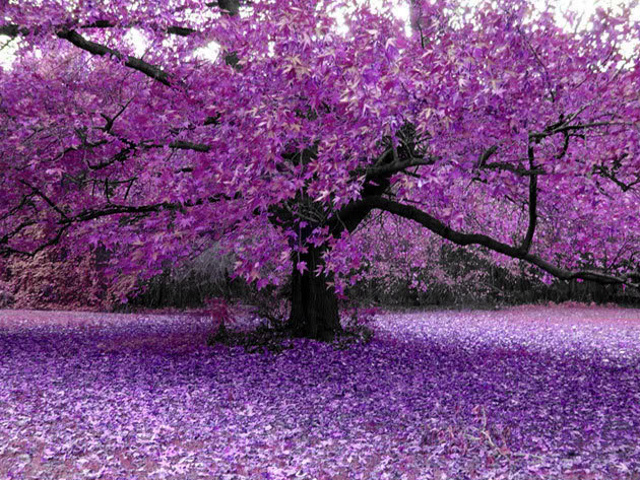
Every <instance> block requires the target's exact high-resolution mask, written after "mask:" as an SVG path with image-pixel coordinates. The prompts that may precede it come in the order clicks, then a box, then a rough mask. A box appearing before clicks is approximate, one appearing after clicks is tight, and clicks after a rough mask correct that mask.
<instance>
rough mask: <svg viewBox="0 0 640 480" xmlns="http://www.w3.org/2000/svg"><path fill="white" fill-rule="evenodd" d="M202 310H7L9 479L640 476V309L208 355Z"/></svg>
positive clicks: (386, 331) (429, 325) (225, 349)
mask: <svg viewBox="0 0 640 480" xmlns="http://www.w3.org/2000/svg"><path fill="white" fill-rule="evenodd" d="M209 328H210V326H209V324H208V321H207V320H206V319H203V318H199V317H197V316H194V315H191V316H189V315H119V314H96V313H80V312H31V311H0V478H1V479H3V480H4V479H7V480H10V479H38V480H49V479H55V480H64V479H66V480H76V479H100V480H115V479H118V480H121V479H135V480H145V479H180V480H195V479H221V480H233V479H238V480H239V479H273V480H277V479H309V480H310V479H318V480H325V479H326V480H328V479H345V480H346V479H363V480H364V479H367V480H368V479H442V480H443V479H455V480H465V479H469V480H472V479H514V480H517V479H545V480H547V479H562V480H569V479H576V480H579V479H585V480H587V479H607V480H610V479H613V480H617V479H625V480H626V479H640V311H638V310H631V309H615V308H600V307H593V308H590V307H572V308H568V307H526V308H525V307H521V308H515V309H509V310H502V311H438V312H426V313H409V314H406V313H403V314H397V313H393V314H383V315H380V316H379V317H378V318H377V320H376V324H375V329H376V331H377V335H376V337H375V338H374V340H373V341H371V342H370V343H368V344H355V345H352V346H350V347H349V348H338V346H337V345H335V344H322V343H317V342H314V341H309V340H295V341H292V342H293V344H294V345H293V347H294V348H291V349H285V350H284V351H282V352H281V353H277V354H276V353H272V352H267V353H260V354H248V353H246V352H245V350H244V349H243V348H242V347H232V346H231V347H230V346H225V345H217V346H214V347H208V346H207V345H206V344H205V338H206V335H207V331H208V329H209Z"/></svg>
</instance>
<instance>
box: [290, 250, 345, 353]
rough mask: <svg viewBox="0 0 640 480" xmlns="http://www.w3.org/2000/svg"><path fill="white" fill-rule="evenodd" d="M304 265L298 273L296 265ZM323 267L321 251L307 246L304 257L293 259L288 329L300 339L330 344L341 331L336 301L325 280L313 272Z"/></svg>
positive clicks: (330, 287)
mask: <svg viewBox="0 0 640 480" xmlns="http://www.w3.org/2000/svg"><path fill="white" fill-rule="evenodd" d="M299 261H302V262H306V265H307V268H308V269H307V270H305V271H304V273H300V271H299V270H298V269H297V265H298V262H299ZM322 264H323V260H322V251H321V250H320V249H318V248H316V247H313V246H309V251H308V252H307V253H304V254H300V255H299V256H298V254H294V255H293V273H292V279H291V313H290V315H289V326H290V328H291V329H292V330H293V333H294V334H295V335H297V336H300V337H306V338H315V339H317V340H323V341H330V340H333V338H334V337H335V335H336V334H337V333H339V332H341V331H342V327H341V326H340V317H339V315H338V298H337V296H336V294H335V291H334V290H333V287H332V286H329V285H327V281H328V280H329V279H327V277H326V276H325V275H324V274H322V275H320V276H318V275H315V274H314V272H315V270H316V268H317V267H318V266H319V265H322Z"/></svg>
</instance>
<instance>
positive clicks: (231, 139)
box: [0, 0, 640, 338]
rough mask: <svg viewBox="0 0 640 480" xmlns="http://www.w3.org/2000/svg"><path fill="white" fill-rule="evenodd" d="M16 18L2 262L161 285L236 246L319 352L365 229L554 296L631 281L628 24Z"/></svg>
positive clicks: (93, 14) (616, 19) (541, 15)
mask: <svg viewBox="0 0 640 480" xmlns="http://www.w3.org/2000/svg"><path fill="white" fill-rule="evenodd" d="M3 5H4V7H3V12H2V18H3V22H4V24H2V25H0V33H2V34H4V35H7V36H9V37H11V38H14V39H15V41H16V42H18V43H17V52H16V59H15V61H14V62H13V65H12V67H11V68H8V69H4V70H3V71H2V73H1V75H0V86H1V91H2V98H1V103H0V111H1V112H2V119H1V123H0V131H1V132H2V138H3V142H2V145H1V146H0V149H1V151H0V172H1V173H0V182H1V184H2V186H3V188H2V193H1V198H2V201H1V203H0V208H1V211H0V252H2V253H4V254H7V255H9V254H23V255H30V254H34V253H37V252H39V251H41V250H43V249H45V248H47V247H50V246H52V245H55V244H58V243H60V242H64V243H65V244H66V245H68V248H69V249H71V250H73V251H75V253H76V254H82V253H83V252H84V251H85V250H86V249H88V248H90V247H92V246H96V245H101V246H102V248H105V249H107V250H109V251H112V252H116V251H117V252H118V255H117V258H116V259H114V262H113V264H112V265H111V267H110V273H111V274H112V275H123V274H128V273H131V272H136V271H139V272H142V273H143V274H144V275H146V276H147V277H149V276H151V275H153V274H155V273H157V272H158V271H160V269H161V265H162V264H163V262H165V263H166V262H167V261H170V262H175V261H178V260H179V259H180V258H184V257H187V256H189V255H191V254H193V253H194V252H198V251H202V250H203V249H206V248H208V247H209V246H210V245H211V244H212V242H214V241H222V242H223V243H224V244H226V245H227V247H228V248H229V249H232V250H233V251H234V252H235V255H236V258H237V263H236V265H235V268H236V272H237V273H238V274H241V275H243V276H244V277H245V278H247V279H248V280H251V281H256V282H257V283H258V286H265V285H267V284H268V283H274V282H278V281H280V280H281V279H282V278H283V276H285V275H287V274H290V275H291V279H292V281H291V284H292V294H291V301H292V306H291V315H290V324H291V326H292V328H293V329H294V330H295V331H296V332H297V333H298V334H301V335H305V336H310V337H315V338H330V337H332V336H333V335H334V333H335V332H336V331H339V330H340V323H339V317H338V309H337V302H336V295H335V289H334V288H332V287H334V286H335V285H336V282H337V284H338V288H340V279H339V278H336V272H338V273H341V274H345V273H346V274H347V275H349V274H350V272H352V271H353V272H357V271H358V266H357V262H358V260H359V259H360V252H358V241H357V239H356V237H354V235H353V233H354V232H357V231H358V230H366V229H367V227H368V224H369V221H370V219H371V218H373V217H372V212H374V211H383V212H386V213H388V214H391V215H393V216H397V217H402V218H404V219H407V220H410V221H412V222H415V223H416V224H419V225H420V226H422V227H424V228H426V229H428V230H429V231H431V232H433V233H435V234H437V235H439V236H441V237H442V238H444V239H446V240H447V241H450V242H453V243H454V244H457V245H462V246H478V247H481V248H483V249H485V251H489V252H492V254H493V258H494V259H495V260H496V261H502V260H501V259H502V258H503V257H505V256H506V257H509V258H514V259H519V260H522V261H525V262H528V263H529V264H531V265H534V266H536V267H538V268H539V269H541V270H542V271H543V272H545V273H546V274H548V275H551V276H553V277H557V278H559V279H564V280H569V279H583V280H594V281H598V282H602V283H613V284H624V285H629V286H637V285H638V281H640V276H639V275H638V273H637V271H636V268H637V258H638V245H639V242H638V239H639V236H638V234H639V227H638V215H639V212H640V197H639V193H638V188H639V185H640V177H638V172H639V171H640V160H639V159H640V155H639V149H640V131H639V123H638V122H639V120H640V99H639V96H638V92H639V91H640V60H639V58H638V56H637V55H636V54H635V49H634V48H635V43H634V42H635V41H636V39H637V38H638V34H639V33H640V29H639V24H638V22H637V21H634V20H632V10H631V7H619V8H617V9H616V10H615V11H614V10H603V9H599V10H597V11H596V13H595V14H594V15H593V17H592V18H590V19H589V20H588V21H583V20H581V19H579V18H577V17H576V16H573V15H571V14H569V15H566V16H565V17H563V18H561V17H560V15H559V12H557V11H556V10H555V9H554V8H553V6H549V7H547V8H546V10H543V11H540V10H536V9H534V8H533V7H532V6H531V5H530V4H529V3H528V2H526V1H521V0H502V1H499V2H492V3H490V2H483V3H480V4H478V5H476V6H467V5H464V4H458V3H456V2H454V1H436V2H435V3H430V2H418V1H416V2H411V18H410V26H408V25H406V22H404V21H403V20H401V19H400V18H398V17H397V16H396V15H395V14H394V12H396V13H397V11H398V6H397V5H396V4H394V5H391V4H384V3H383V4H382V6H380V5H376V6H372V5H369V4H368V3H366V2H355V1H354V2H333V1H330V0H327V1H323V2H317V1H305V0H277V1H275V2H261V1H256V2H252V3H251V4H247V5H242V4H239V3H235V2H229V3H228V2H221V3H220V4H219V5H218V4H217V3H215V2H214V3H211V2H201V1H194V0H189V1H187V0H185V1H175V2H168V3H167V2H164V1H163V2H144V4H139V5H137V4H136V5H129V3H128V2H105V3H104V4H102V3H100V2H78V3H77V4H74V5H73V7H67V8H64V7H63V6H62V5H61V4H60V3H59V2H56V1H48V0H45V1H43V2H40V3H38V4H37V5H35V4H33V5H31V4H26V5H25V4H23V3H20V4H18V3H17V2H11V1H10V2H8V3H6V2H5V3H4V4H3ZM63 5H64V4H63ZM561 23H562V24H563V26H560V24H561ZM409 27H410V28H409ZM133 31H135V32H138V35H139V36H141V37H142V38H143V39H144V42H145V51H144V54H143V55H141V56H135V55H133V52H134V50H135V45H134V44H133V43H132V38H133V36H132V32H133ZM408 32H409V33H408ZM214 47H215V48H217V49H219V51H220V52H221V54H220V55H219V56H218V57H217V59H215V60H210V59H209V60H207V59H206V58H203V52H204V51H205V50H206V49H209V51H210V50H211V49H212V48H214ZM413 235H414V234H413V230H406V231H398V232H397V234H396V235H392V236H387V237H386V238H385V242H390V243H392V244H393V243H394V242H404V241H407V240H411V238H407V237H409V236H413ZM417 251H419V249H418V250H417ZM418 260H419V259H418ZM345 264H349V265H350V266H349V269H346V268H345Z"/></svg>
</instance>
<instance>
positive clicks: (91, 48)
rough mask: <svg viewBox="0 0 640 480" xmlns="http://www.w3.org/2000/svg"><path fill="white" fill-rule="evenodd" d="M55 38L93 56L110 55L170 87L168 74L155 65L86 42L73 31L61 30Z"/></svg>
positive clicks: (97, 44) (88, 41) (94, 43)
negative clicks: (65, 41)
mask: <svg viewBox="0 0 640 480" xmlns="http://www.w3.org/2000/svg"><path fill="white" fill-rule="evenodd" d="M56 36H57V37H58V38H62V39H63V40H67V41H69V42H71V43H72V44H73V45H75V46H76V47H78V48H80V49H82V50H85V51H87V52H89V53H92V54H93V55H99V56H104V55H110V56H112V57H115V58H117V59H119V60H124V64H125V66H127V67H129V68H133V69H134V70H137V71H139V72H141V73H143V74H145V75H146V76H148V77H150V78H153V79H154V80H157V81H158V82H160V83H162V84H164V85H167V86H168V87H170V86H171V82H170V81H169V74H168V73H167V72H165V71H164V70H162V69H161V68H159V67H157V66H155V65H151V64H150V63H147V62H145V61H144V60H140V59H139V58H136V57H132V56H131V55H124V54H122V53H120V52H119V51H118V50H114V49H112V48H109V47H106V46H104V45H101V44H99V43H96V42H92V41H90V40H87V39H85V38H84V37H83V36H82V35H80V34H79V33H78V32H76V31H74V30H62V31H59V32H58V33H57V34H56Z"/></svg>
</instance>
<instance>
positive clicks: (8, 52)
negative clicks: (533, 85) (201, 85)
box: [0, 0, 640, 68]
mask: <svg viewBox="0 0 640 480" xmlns="http://www.w3.org/2000/svg"><path fill="white" fill-rule="evenodd" d="M368 1H369V3H370V4H371V5H372V6H374V8H375V7H376V5H382V3H383V1H384V0H368ZM463 1H468V2H474V3H475V2H476V1H477V0H463ZM554 1H555V4H556V5H557V7H558V22H559V23H560V24H562V23H563V19H562V14H563V12H565V11H567V10H572V11H574V12H576V13H579V14H583V15H584V18H589V17H590V16H591V14H592V13H593V12H594V11H595V10H596V8H597V7H599V6H601V7H611V8H614V7H616V6H617V5H618V4H619V3H620V0H554ZM627 1H628V0H627ZM533 2H534V4H535V5H537V6H540V7H544V6H545V5H546V4H547V3H548V1H547V0H533ZM393 11H394V13H395V15H397V17H398V18H400V19H402V20H404V21H405V23H406V25H407V30H408V29H409V14H410V12H409V2H408V1H407V2H403V3H402V4H400V5H398V6H394V8H393ZM347 15H348V12H347V11H343V12H341V13H338V14H336V20H337V24H338V31H346V29H347V26H346V24H345V22H344V18H345V17H346V16H347ZM633 19H634V20H640V6H638V7H636V9H635V10H634V15H633ZM407 33H409V32H407ZM127 36H128V37H129V39H130V40H131V41H132V43H133V44H134V52H133V53H134V55H136V56H138V57H140V56H142V55H144V52H145V49H146V47H147V42H146V41H145V39H144V36H143V35H142V33H141V32H140V31H139V30H136V29H132V30H131V31H130V32H129V33H128V34H127ZM16 43H17V42H16V41H11V39H10V38H8V37H5V36H2V35H0V66H2V67H4V68H10V67H11V64H12V63H13V60H14V58H15V55H14V53H15V49H16V48H15V47H16ZM635 49H637V45H635V46H634V45H629V46H626V48H624V53H625V54H627V55H629V56H630V55H632V54H633V53H634V50H635ZM218 52H219V48H218V47H217V45H216V44H215V43H214V42H212V43H211V44H210V46H209V47H207V48H201V49H199V50H197V51H196V52H195V56H196V57H197V58H200V59H202V60H215V58H216V57H217V55H218Z"/></svg>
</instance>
